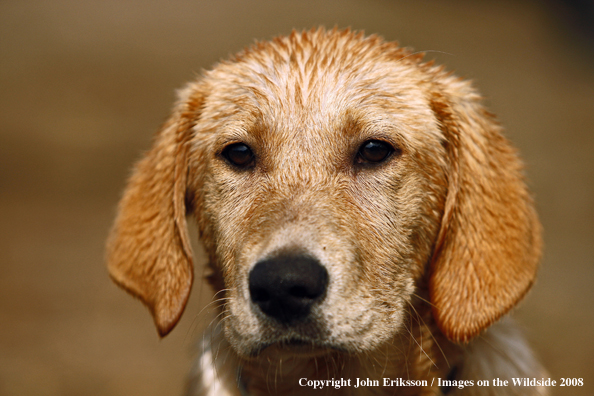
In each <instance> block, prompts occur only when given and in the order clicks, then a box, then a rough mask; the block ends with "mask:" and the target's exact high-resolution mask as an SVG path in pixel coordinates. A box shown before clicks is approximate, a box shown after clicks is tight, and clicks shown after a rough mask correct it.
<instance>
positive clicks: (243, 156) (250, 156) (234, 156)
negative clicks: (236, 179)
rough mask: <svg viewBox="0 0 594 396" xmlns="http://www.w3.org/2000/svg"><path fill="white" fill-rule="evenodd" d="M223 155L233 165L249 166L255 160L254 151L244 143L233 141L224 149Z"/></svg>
mask: <svg viewBox="0 0 594 396" xmlns="http://www.w3.org/2000/svg"><path fill="white" fill-rule="evenodd" d="M221 154H222V155H223V157H224V158H225V159H226V160H227V161H229V162H230V163H231V164H232V165H235V166H237V167H239V168H247V167H249V166H250V165H252V163H253V162H254V153H253V152H252V150H251V149H250V148H249V147H248V145H247V144H244V143H233V144H230V145H228V146H227V147H225V148H224V149H223V152H222V153H221Z"/></svg>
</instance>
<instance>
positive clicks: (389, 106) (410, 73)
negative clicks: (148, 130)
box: [110, 30, 539, 356]
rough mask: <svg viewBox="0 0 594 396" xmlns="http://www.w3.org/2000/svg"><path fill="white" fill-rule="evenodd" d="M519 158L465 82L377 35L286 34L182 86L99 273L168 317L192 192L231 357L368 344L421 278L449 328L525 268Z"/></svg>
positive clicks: (512, 296) (534, 257)
mask: <svg viewBox="0 0 594 396" xmlns="http://www.w3.org/2000/svg"><path fill="white" fill-rule="evenodd" d="M519 168H520V166H519V163H518V160H517V158H516V157H515V155H514V153H513V150H511V149H510V147H509V145H508V143H507V142H506V141H505V140H504V139H503V138H502V137H501V135H500V134H499V131H498V128H497V126H496V125H495V124H494V123H493V121H492V120H491V118H490V116H489V115H488V114H487V113H486V112H485V111H484V110H483V109H482V107H480V104H479V103H478V97H477V95H476V94H475V93H474V92H473V90H472V89H471V88H470V87H469V85H468V84H467V83H465V82H462V81H460V80H457V79H455V78H453V77H450V76H448V75H447V74H445V73H443V72H442V71H441V70H440V69H438V68H435V67H433V66H431V65H428V64H423V63H421V61H420V59H419V57H416V56H412V55H411V54H410V53H409V52H407V51H406V50H403V49H400V48H398V47H397V46H396V45H395V44H390V43H384V42H382V41H381V40H380V39H378V38H375V37H370V38H364V37H362V36H361V35H354V34H352V33H350V32H348V31H345V32H337V31H333V32H328V33H327V32H324V31H321V30H319V31H316V32H306V33H302V34H297V33H294V34H293V35H291V36H290V37H287V38H280V39H276V40H275V41H273V42H271V43H264V44H259V45H256V46H254V47H253V48H251V49H249V50H247V51H246V52H244V53H242V54H240V55H239V56H238V57H236V58H235V59H233V60H232V61H230V62H225V63H222V64H220V65H218V66H217V67H216V68H215V69H214V70H212V71H210V72H208V73H206V74H205V76H204V77H203V78H202V79H200V80H199V81H198V82H196V83H192V84H190V85H189V86H188V87H187V88H186V89H185V90H184V91H183V92H181V94H180V102H179V104H178V105H177V107H176V109H175V110H174V114H173V116H172V119H171V120H170V122H169V123H168V124H167V125H166V126H165V128H164V129H163V131H162V132H161V134H160V135H159V136H158V137H157V141H156V142H155V145H154V148H153V150H152V151H151V152H150V153H149V154H148V155H147V157H146V158H145V159H144V160H143V161H142V162H141V163H139V165H138V166H137V171H136V173H135V175H134V176H133V178H132V180H131V182H130V185H129V187H128V190H127V192H126V194H125V196H124V198H123V200H122V204H121V207H120V215H119V217H118V221H117V222H116V226H115V228H114V231H113V233H112V237H111V240H110V241H111V242H110V272H111V275H112V276H113V278H114V279H115V280H116V281H117V282H118V283H120V284H121V285H122V286H124V287H125V288H126V289H128V290H129V291H131V292H132V293H133V294H135V295H137V296H139V297H140V298H141V299H142V300H143V301H144V302H145V303H146V304H147V305H148V306H149V308H150V309H151V311H152V312H153V314H154V316H155V321H156V323H157V326H158V328H159V330H160V332H161V333H162V334H166V333H167V332H168V331H169V330H170V329H171V328H172V327H173V326H174V325H175V323H176V322H177V320H178V319H179V316H180V315H181V312H182V311H183V307H184V305H185V301H186V299H187V295H188V293H189V288H190V285H191V280H192V268H191V252H190V250H189V247H188V246H189V245H188V242H187V234H186V231H185V218H184V214H185V211H186V210H191V211H192V212H193V214H194V215H195V217H196V219H197V222H198V227H199V231H200V236H201V239H202V241H203V243H204V245H205V248H206V251H207V253H208V255H209V259H210V261H211V264H212V265H213V267H214V270H215V275H214V281H213V283H214V284H215V285H216V286H217V288H220V289H223V290H224V292H223V293H224V295H222V296H219V297H224V299H223V301H224V303H223V306H222V308H223V320H222V323H223V326H224V329H225V335H226V337H227V339H228V340H229V342H230V343H231V345H232V346H233V347H234V348H235V350H236V351H237V352H238V353H239V354H241V355H243V356H250V355H256V354H258V353H259V352H260V351H262V350H263V349H265V348H266V347H268V346H270V345H277V344H283V345H288V346H290V347H291V348H293V349H294V350H295V351H297V350H299V348H300V346H302V345H307V350H308V351H311V347H312V346H313V347H314V349H319V350H324V349H327V348H332V349H339V350H344V351H348V352H362V351H369V350H372V349H374V348H376V347H377V346H378V345H380V344H382V343H384V342H387V341H389V340H390V339H391V338H393V337H394V336H395V335H396V334H397V333H398V332H400V331H402V326H403V323H405V320H406V317H407V313H408V312H409V308H408V305H409V304H410V300H411V296H412V295H413V293H415V288H416V287H418V286H419V285H421V286H422V287H425V286H427V285H428V286H427V287H428V288H429V289H430V294H431V300H432V301H431V303H432V304H433V305H434V316H435V319H436V322H437V323H438V325H439V326H440V328H441V330H442V331H443V332H444V333H445V334H446V335H447V336H448V337H449V338H451V339H452V340H455V341H461V340H467V339H469V338H471V337H472V336H474V335H476V334H477V333H478V332H479V331H480V330H482V329H484V328H485V327H487V326H488V325H489V324H490V323H492V322H493V321H494V320H496V319H497V318H498V317H500V316H501V315H502V314H504V313H505V312H507V310H509V308H511V306H513V305H514V304H515V303H516V302H517V300H518V299H519V298H521V296H522V295H523V294H524V293H525V291H526V290H527V289H528V287H529V285H530V284H531V282H532V279H533V277H534V273H535V271H536V265H537V261H538V250H539V235H538V223H537V220H536V217H535V214H534V212H533V209H532V206H531V200H530V198H529V196H528V194H527V192H526V189H525V186H524V183H523V181H522V177H521V175H520V169H519Z"/></svg>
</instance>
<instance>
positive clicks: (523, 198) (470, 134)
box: [429, 78, 541, 342]
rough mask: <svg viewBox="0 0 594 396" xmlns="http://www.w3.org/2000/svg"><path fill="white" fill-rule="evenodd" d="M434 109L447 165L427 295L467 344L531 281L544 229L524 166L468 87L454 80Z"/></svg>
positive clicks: (444, 325)
mask: <svg viewBox="0 0 594 396" xmlns="http://www.w3.org/2000/svg"><path fill="white" fill-rule="evenodd" d="M447 89H450V92H447ZM432 107H433V111H434V113H435V114H436V116H437V119H438V122H439V124H440V127H441V129H442V132H443V134H444V136H445V141H444V144H445V146H446V151H447V160H448V162H449V164H448V170H447V178H448V182H447V185H448V193H447V197H446V202H445V209H444V214H443V218H442V223H441V228H440V231H439V234H438V237H437V240H436V245H435V250H434V254H433V258H432V262H431V267H430V278H429V290H430V297H431V302H432V304H433V315H434V317H435V319H436V322H437V324H438V326H439V328H440V329H441V330H442V331H443V333H444V334H445V335H446V336H447V337H448V338H449V339H450V340H452V341H455V342H466V341H468V340H470V339H471V338H472V337H474V336H476V335H477V334H478V333H479V332H481V331H482V330H484V329H485V328H487V327H488V326H489V325H491V324H492V323H493V322H494V321H496V320H497V319H499V318H500V317H501V316H502V315H504V314H505V313H507V312H508V311H509V310H510V309H511V308H512V307H513V306H514V305H515V304H516V303H517V302H518V301H519V300H520V299H521V298H522V297H523V296H524V295H525V293H526V292H527V291H528V289H529V288H530V286H531V285H532V283H533V281H534V278H535V276H536V271H537V267H538V262H539V259H540V249H541V235H540V232H541V229H540V223H539V221H538V218H537V215H536V211H535V209H534V206H533V202H532V199H531V197H530V195H529V193H528V191H527V187H526V184H525V182H524V178H523V175H522V164H521V162H520V160H519V158H518V157H517V154H516V152H515V150H514V149H513V148H512V147H511V145H510V143H509V142H508V141H507V140H506V139H505V138H504V137H503V136H502V134H501V131H500V128H499V126H498V124H497V123H496V122H495V121H494V119H493V116H492V115H491V114H489V113H488V112H487V111H486V110H485V109H484V108H483V107H482V105H481V104H480V97H479V96H478V95H477V94H476V93H475V92H474V91H473V90H472V88H471V87H470V86H469V84H468V85H467V84H466V83H464V82H462V81H459V80H456V81H454V80H453V78H452V80H451V81H450V82H449V83H448V84H445V88H444V89H443V90H442V91H441V92H439V93H435V94H434V95H433V98H432Z"/></svg>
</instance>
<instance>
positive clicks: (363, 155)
mask: <svg viewBox="0 0 594 396" xmlns="http://www.w3.org/2000/svg"><path fill="white" fill-rule="evenodd" d="M394 151H395V149H394V147H392V146H391V145H390V144H389V143H386V142H384V141H381V140H368V141H366V142H365V143H363V144H362V145H361V147H359V152H358V153H357V162H359V163H372V164H377V163H380V162H383V161H385V160H387V159H388V158H389V157H390V155H391V154H392V153H393V152H394Z"/></svg>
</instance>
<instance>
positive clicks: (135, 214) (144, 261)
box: [107, 90, 201, 336]
mask: <svg viewBox="0 0 594 396" xmlns="http://www.w3.org/2000/svg"><path fill="white" fill-rule="evenodd" d="M181 96H183V98H182V99H180V101H179V103H178V104H177V105H176V106H175V108H174V111H173V114H172V116H171V118H170V119H169V120H168V121H167V122H166V124H165V125H164V126H163V128H162V129H161V131H160V132H159V133H158V134H157V135H156V138H155V140H154V142H153V146H152V148H151V149H150V151H149V152H148V153H146V155H145V156H144V158H143V159H142V160H141V161H140V162H138V164H137V165H136V167H135V168H134V171H133V174H132V176H131V178H130V180H129V181H128V185H127V187H126V189H125V191H124V195H123V197H122V199H121V201H120V204H119V211H118V215H117V218H116V220H115V224H114V226H113V229H112V230H111V234H110V237H109V240H108V244H107V261H108V269H109V274H110V276H111V278H112V279H113V280H114V281H115V282H116V283H117V284H118V285H120V286H121V287H123V288H124V289H126V290H127V291H128V292H130V293H131V294H133V295H134V296H136V297H138V298H139V299H140V300H141V301H142V302H143V303H144V304H145V305H146V306H147V307H148V308H149V310H150V311H151V313H152V315H153V319H154V321H155V324H156V326H157V330H158V332H159V334H160V335H161V336H165V335H166V334H167V333H169V332H170V331H171V329H173V327H174V326H175V325H176V324H177V322H178V321H179V319H180V317H181V314H182V312H183V310H184V308H185V305H186V302H187V300H188V297H189V294H190V289H191V287H192V281H193V264H192V251H191V246H190V242H189V238H188V231H187V225H186V217H185V215H186V202H185V198H186V189H187V179H188V171H189V165H188V146H189V139H190V135H191V130H192V125H193V120H195V119H196V118H197V117H198V116H197V113H198V111H199V110H200V106H201V97H199V94H198V93H196V92H195V93H194V94H193V95H192V94H191V93H190V90H186V91H185V92H184V93H183V94H182V95H181Z"/></svg>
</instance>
